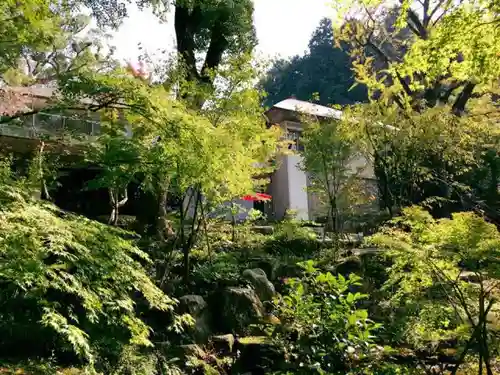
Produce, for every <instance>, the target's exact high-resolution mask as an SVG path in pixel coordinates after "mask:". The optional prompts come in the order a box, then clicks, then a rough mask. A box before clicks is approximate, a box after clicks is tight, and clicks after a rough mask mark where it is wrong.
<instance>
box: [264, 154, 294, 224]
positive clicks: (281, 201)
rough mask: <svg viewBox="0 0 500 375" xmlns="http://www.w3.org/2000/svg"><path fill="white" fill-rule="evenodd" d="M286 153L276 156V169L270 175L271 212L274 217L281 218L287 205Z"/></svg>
mask: <svg viewBox="0 0 500 375" xmlns="http://www.w3.org/2000/svg"><path fill="white" fill-rule="evenodd" d="M286 157H287V156H286V155H285V156H281V157H279V158H278V169H276V171H275V172H274V173H273V175H272V176H271V183H270V184H269V188H268V191H269V194H270V195H271V197H272V202H271V203H272V204H271V206H272V213H271V215H270V216H271V217H273V218H274V219H282V218H283V217H284V216H285V212H286V210H287V208H288V207H289V184H288V162H287V160H286Z"/></svg>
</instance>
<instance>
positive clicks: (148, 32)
mask: <svg viewBox="0 0 500 375" xmlns="http://www.w3.org/2000/svg"><path fill="white" fill-rule="evenodd" d="M330 1H331V0H330ZM254 4H255V14H254V23H255V27H256V29H257V36H258V39H259V45H258V47H257V52H258V53H259V54H260V55H262V56H263V57H274V56H282V57H287V56H292V55H295V54H302V53H303V52H304V51H305V50H306V49H307V44H308V42H309V39H310V37H311V34H312V32H313V31H314V29H315V28H316V27H317V26H318V24H319V21H320V20H321V19H322V18H323V17H330V16H331V15H332V8H331V6H329V5H328V0H254ZM129 14H130V17H129V18H128V19H126V20H125V21H124V24H123V25H122V26H121V27H120V29H119V30H118V31H117V32H116V33H115V34H113V39H112V41H111V44H112V45H115V46H116V48H117V49H116V56H117V57H118V58H119V59H121V60H127V61H136V60H137V57H138V56H139V55H140V54H141V51H140V50H139V49H138V44H139V43H140V42H141V43H142V45H143V47H144V50H145V51H147V52H149V53H154V52H156V51H158V50H162V49H166V50H167V51H172V50H173V47H174V46H175V34H174V30H173V17H172V15H169V16H170V18H169V20H168V21H167V22H166V23H164V24H160V23H159V22H158V20H157V19H156V18H155V16H154V15H153V14H152V13H151V12H150V11H139V10H138V9H137V8H136V7H135V6H131V7H130V8H129ZM144 50H143V51H144Z"/></svg>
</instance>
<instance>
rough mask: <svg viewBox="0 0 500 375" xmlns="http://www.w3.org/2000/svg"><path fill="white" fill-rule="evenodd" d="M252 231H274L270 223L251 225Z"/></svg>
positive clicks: (268, 232)
mask: <svg viewBox="0 0 500 375" xmlns="http://www.w3.org/2000/svg"><path fill="white" fill-rule="evenodd" d="M252 231H254V232H255V233H260V234H266V235H269V234H273V233H274V227H272V226H270V225H256V226H253V227H252Z"/></svg>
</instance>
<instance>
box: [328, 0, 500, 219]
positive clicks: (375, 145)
mask: <svg viewBox="0 0 500 375" xmlns="http://www.w3.org/2000/svg"><path fill="white" fill-rule="evenodd" d="M337 6H338V8H339V12H338V17H339V20H338V21H337V22H335V29H336V35H337V37H338V42H339V43H348V44H349V45H350V51H351V55H352V57H353V58H354V59H355V60H356V62H355V64H354V66H355V71H356V80H357V81H358V82H360V83H363V84H365V85H366V86H367V88H368V90H369V94H370V98H371V99H372V100H373V102H372V103H371V104H370V105H366V106H359V107H358V108H357V109H356V110H355V112H356V114H355V116H354V118H356V120H354V119H353V117H349V121H351V122H353V123H358V121H361V123H362V124H363V123H364V124H367V125H368V122H370V124H369V125H368V126H364V125H363V126H362V128H364V130H365V131H366V134H365V136H366V137H368V142H367V143H368V145H367V147H366V149H367V150H369V151H370V152H372V153H373V155H374V158H373V159H372V160H373V162H374V165H375V170H376V174H377V177H378V179H379V183H380V191H381V195H382V198H383V199H382V200H383V203H384V205H385V207H386V208H388V210H389V211H390V213H391V215H392V214H394V213H396V212H397V211H398V210H399V209H400V208H401V207H402V206H404V205H407V204H411V203H416V204H432V207H433V209H434V212H433V213H435V214H437V215H440V216H443V215H447V214H449V213H450V212H453V211H456V210H459V209H469V210H470V209H473V210H477V211H478V212H485V213H486V214H487V215H488V217H489V218H491V219H492V220H495V221H498V217H499V214H498V206H497V201H498V181H499V174H498V172H497V170H498V165H499V164H498V163H499V158H498V152H497V150H498V132H497V127H496V125H495V124H496V121H497V118H498V103H497V102H498V72H497V71H496V68H495V67H496V65H498V50H499V47H500V46H499V44H498V41H499V40H500V38H499V34H498V33H499V31H500V29H499V28H498V7H496V6H495V2H494V1H475V0H472V1H464V2H459V3H454V2H446V1H445V2H443V1H432V0H425V1H402V2H401V3H400V6H399V7H397V8H394V7H393V5H392V4H388V3H387V2H382V1H364V0H360V1H357V0H356V1H346V2H339V3H337ZM389 19H392V20H393V22H390V23H388V22H387V21H388V20H389ZM456 116H458V117H460V118H459V119H456V118H454V117H456ZM381 124H383V125H387V127H385V126H381ZM374 125H375V126H374ZM391 126H392V127H393V128H394V129H392V130H390V127H391ZM448 147H449V148H448ZM443 154H444V155H445V157H444V160H442V159H443V158H442V155H443ZM448 155H451V158H450V156H448ZM429 198H431V199H432V202H429Z"/></svg>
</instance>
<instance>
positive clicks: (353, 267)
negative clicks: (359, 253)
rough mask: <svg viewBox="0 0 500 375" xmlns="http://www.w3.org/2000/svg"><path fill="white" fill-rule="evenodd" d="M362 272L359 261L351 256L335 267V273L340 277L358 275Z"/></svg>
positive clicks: (361, 264) (361, 265)
mask: <svg viewBox="0 0 500 375" xmlns="http://www.w3.org/2000/svg"><path fill="white" fill-rule="evenodd" d="M362 270H363V263H362V261H361V259H359V258H358V257H356V256H352V257H349V258H346V259H344V260H343V261H342V262H341V263H339V264H338V265H336V266H335V271H336V272H337V273H339V274H341V275H342V276H348V275H349V274H351V273H359V272H361V271H362Z"/></svg>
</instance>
